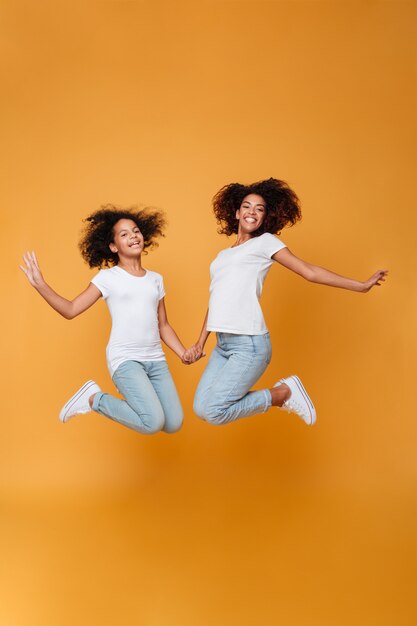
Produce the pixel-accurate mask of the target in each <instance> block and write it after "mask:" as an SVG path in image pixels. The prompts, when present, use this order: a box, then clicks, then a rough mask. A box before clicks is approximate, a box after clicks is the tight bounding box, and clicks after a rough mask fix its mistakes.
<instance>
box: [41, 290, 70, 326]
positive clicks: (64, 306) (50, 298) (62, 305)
mask: <svg viewBox="0 0 417 626" xmlns="http://www.w3.org/2000/svg"><path fill="white" fill-rule="evenodd" d="M35 289H36V291H37V292H38V293H39V295H40V296H42V298H43V299H44V300H46V302H47V303H48V304H49V306H51V307H52V308H53V309H54V310H55V311H56V312H57V313H59V314H60V315H62V316H63V317H65V318H66V319H67V320H70V319H72V318H73V317H75V315H76V313H75V311H74V303H73V302H72V301H71V300H67V299H66V298H63V297H62V296H60V295H59V294H58V293H57V292H56V291H54V290H53V289H52V287H50V286H49V285H48V284H47V283H42V284H41V285H39V286H36V287H35Z"/></svg>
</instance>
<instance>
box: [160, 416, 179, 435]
mask: <svg viewBox="0 0 417 626" xmlns="http://www.w3.org/2000/svg"><path fill="white" fill-rule="evenodd" d="M183 421H184V413H183V412H182V411H181V413H178V415H175V416H174V417H173V418H171V419H170V420H169V421H168V420H166V421H165V426H164V428H163V430H164V433H168V434H169V435H172V434H173V433H177V432H178V431H179V430H180V428H181V426H182V424H183Z"/></svg>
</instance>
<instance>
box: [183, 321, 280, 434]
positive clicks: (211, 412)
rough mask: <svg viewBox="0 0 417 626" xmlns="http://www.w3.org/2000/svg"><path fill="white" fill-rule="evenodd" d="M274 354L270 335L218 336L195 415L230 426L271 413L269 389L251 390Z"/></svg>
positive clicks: (198, 396)
mask: <svg viewBox="0 0 417 626" xmlns="http://www.w3.org/2000/svg"><path fill="white" fill-rule="evenodd" d="M271 355H272V350H271V340H270V338H269V334H268V333H267V334H266V335H234V334H230V333H217V346H216V347H215V349H214V351H213V353H212V355H211V357H210V360H209V362H208V363H207V367H206V369H205V370H204V373H203V376H202V377H201V380H200V382H199V384H198V387H197V391H196V394H195V398H194V411H195V413H196V414H197V415H198V416H199V417H202V418H203V419H205V420H206V421H207V422H210V423H212V424H227V423H229V422H233V421H235V420H238V419H240V418H241V417H248V416H249V415H256V414H257V413H263V412H265V411H267V410H268V409H269V407H270V406H271V393H270V392H269V390H268V389H263V390H262V391H249V389H250V388H251V387H252V385H254V384H255V383H256V381H257V380H258V379H259V378H260V377H261V375H262V374H263V373H264V371H265V370H266V368H267V366H268V364H269V362H270V360H271Z"/></svg>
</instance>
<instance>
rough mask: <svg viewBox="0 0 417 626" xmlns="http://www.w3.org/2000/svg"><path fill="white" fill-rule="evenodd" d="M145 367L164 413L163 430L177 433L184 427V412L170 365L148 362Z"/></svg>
mask: <svg viewBox="0 0 417 626" xmlns="http://www.w3.org/2000/svg"><path fill="white" fill-rule="evenodd" d="M143 365H144V367H145V369H146V371H147V374H148V377H149V380H150V382H151V384H152V386H153V388H154V390H155V393H156V395H157V396H158V399H159V402H160V403H161V406H162V410H163V412H164V418H165V421H164V427H163V429H162V430H163V431H164V432H166V433H175V432H177V431H178V430H179V429H180V428H181V426H182V422H183V419H184V412H183V410H182V406H181V402H180V399H179V396H178V392H177V389H176V387H175V383H174V381H173V378H172V376H171V372H170V371H169V368H168V363H167V362H166V361H147V362H144V363H143Z"/></svg>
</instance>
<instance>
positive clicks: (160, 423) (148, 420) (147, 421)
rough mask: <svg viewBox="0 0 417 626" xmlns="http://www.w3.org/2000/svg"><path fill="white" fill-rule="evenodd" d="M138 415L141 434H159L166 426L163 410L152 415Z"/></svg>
mask: <svg viewBox="0 0 417 626" xmlns="http://www.w3.org/2000/svg"><path fill="white" fill-rule="evenodd" d="M137 415H138V426H139V428H140V432H143V431H144V432H145V434H146V435H154V434H155V433H159V432H160V431H161V430H162V429H163V428H164V426H165V417H164V414H163V412H162V410H161V411H154V412H152V413H138V414H137Z"/></svg>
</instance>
